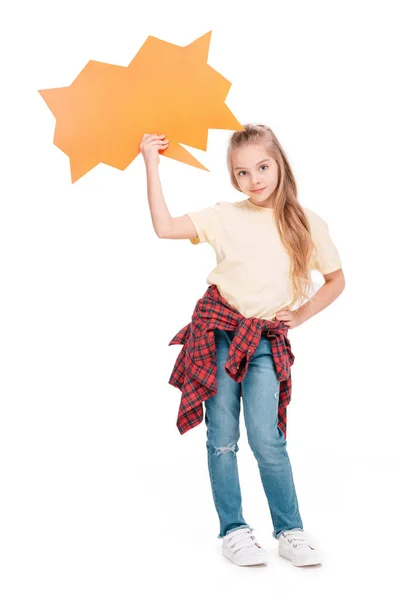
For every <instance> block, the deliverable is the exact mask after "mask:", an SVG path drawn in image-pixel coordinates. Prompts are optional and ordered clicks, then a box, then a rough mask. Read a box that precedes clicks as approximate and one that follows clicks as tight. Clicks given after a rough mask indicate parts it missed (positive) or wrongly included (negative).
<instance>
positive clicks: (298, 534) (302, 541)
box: [285, 531, 315, 550]
mask: <svg viewBox="0 0 400 600" xmlns="http://www.w3.org/2000/svg"><path fill="white" fill-rule="evenodd" d="M285 538H286V539H287V541H288V542H290V543H291V544H293V546H294V547H295V548H297V546H309V547H310V548H311V549H312V550H315V548H313V547H312V546H311V545H310V542H309V540H308V539H307V536H306V534H305V532H304V531H286V532H285Z"/></svg>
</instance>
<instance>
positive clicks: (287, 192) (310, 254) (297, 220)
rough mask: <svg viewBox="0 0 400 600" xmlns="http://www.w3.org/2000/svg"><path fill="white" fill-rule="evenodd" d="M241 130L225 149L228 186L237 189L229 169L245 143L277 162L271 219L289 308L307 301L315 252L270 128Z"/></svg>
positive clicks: (248, 126) (249, 126) (285, 162)
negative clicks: (286, 269)
mask: <svg viewBox="0 0 400 600" xmlns="http://www.w3.org/2000/svg"><path fill="white" fill-rule="evenodd" d="M243 127H244V130H243V131H235V133H233V135H232V136H231V139H230V142H229V146H228V156H227V159H228V169H229V173H230V178H231V182H232V185H233V187H234V188H235V189H237V190H238V191H241V190H240V187H239V185H238V182H237V180H236V176H235V174H234V172H233V166H232V156H231V155H232V151H233V150H236V149H237V148H241V147H243V146H245V145H246V144H262V145H265V149H266V150H267V152H268V153H269V154H270V155H271V156H272V157H273V158H274V159H275V160H276V162H277V163H278V184H277V187H276V189H275V192H274V197H275V202H274V209H275V210H274V218H275V223H276V227H277V230H278V233H279V236H280V238H281V241H282V244H283V245H284V247H285V248H286V251H287V253H288V255H289V257H290V263H291V269H290V279H291V282H292V291H293V299H292V302H291V303H290V305H289V306H288V307H287V308H289V309H292V308H293V307H294V305H295V304H296V303H297V302H298V303H299V305H302V304H304V302H306V301H307V300H309V299H310V292H311V290H312V288H313V282H312V279H311V266H312V264H313V259H314V252H315V250H316V248H315V245H314V243H313V240H312V238H311V231H310V225H309V222H308V219H307V216H306V214H305V212H304V210H303V208H302V206H301V204H300V203H299V201H298V199H297V185H296V181H295V178H294V175H293V172H292V169H291V168H290V165H289V161H288V159H287V156H286V154H285V152H284V150H283V148H282V147H281V145H280V143H279V141H278V139H277V138H276V136H275V134H274V132H273V131H272V129H270V128H269V127H267V126H266V125H252V124H246V125H243Z"/></svg>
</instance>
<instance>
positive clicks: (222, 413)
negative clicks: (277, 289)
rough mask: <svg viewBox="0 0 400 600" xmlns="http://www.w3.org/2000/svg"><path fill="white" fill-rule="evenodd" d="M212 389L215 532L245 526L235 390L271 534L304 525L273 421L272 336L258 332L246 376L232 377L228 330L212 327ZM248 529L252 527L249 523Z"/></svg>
mask: <svg viewBox="0 0 400 600" xmlns="http://www.w3.org/2000/svg"><path fill="white" fill-rule="evenodd" d="M214 335H215V344H216V359H217V392H216V394H215V395H214V396H212V397H211V398H209V399H208V400H206V401H205V403H204V404H205V423H206V427H207V442H206V446H207V454H208V470H209V473H210V480H211V489H212V494H213V499H214V504H215V508H216V510H217V513H218V517H219V522H220V533H219V535H218V538H221V537H223V536H224V535H226V534H227V533H229V532H231V531H233V530H234V529H240V528H242V527H249V525H248V524H247V523H246V521H245V520H244V518H243V513H242V497H241V492H240V485H239V476H238V465H237V458H236V453H237V452H238V450H239V447H238V444H237V443H238V440H239V415H240V396H242V398H243V411H244V420H245V424H246V430H247V439H248V442H249V446H250V448H251V450H252V452H253V454H254V456H255V458H256V460H257V463H258V468H259V471H260V475H261V481H262V485H263V488H264V491H265V495H266V497H267V500H268V505H269V510H270V513H271V518H272V523H273V526H274V529H273V532H272V536H273V537H274V538H276V539H278V536H279V534H280V533H281V532H282V531H285V530H288V529H303V523H302V520H301V517H300V513H299V505H298V501H297V495H296V490H295V486H294V482H293V474H292V468H291V465H290V461H289V456H288V453H287V450H286V439H285V436H284V435H283V433H282V431H281V430H280V428H279V427H278V401H279V385H280V383H279V381H278V380H277V378H276V373H275V367H274V362H273V357H272V351H271V342H270V341H269V339H268V338H267V337H265V335H262V336H261V339H260V343H259V345H258V346H257V348H256V351H255V353H254V354H253V356H252V358H251V360H250V362H249V364H248V371H247V373H246V376H245V378H244V379H243V381H241V382H240V383H238V382H236V381H234V380H233V379H232V378H231V377H230V376H229V375H228V374H227V373H226V371H225V368H224V367H225V362H226V359H227V355H228V350H229V346H230V343H231V341H232V339H233V336H234V332H233V331H223V330H222V329H215V330H214ZM250 529H253V528H252V527H250Z"/></svg>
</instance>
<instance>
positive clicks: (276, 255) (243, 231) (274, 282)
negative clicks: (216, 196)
mask: <svg viewBox="0 0 400 600" xmlns="http://www.w3.org/2000/svg"><path fill="white" fill-rule="evenodd" d="M302 208H303V210H304V212H305V214H306V216H307V218H308V221H309V224H310V229H311V237H312V240H313V242H314V244H315V246H316V249H317V250H316V254H315V255H314V263H313V266H312V269H315V270H317V271H319V272H320V273H322V274H327V273H331V272H332V271H336V270H337V269H340V268H341V266H342V265H341V260H340V256H339V252H338V250H337V248H336V246H335V245H334V243H333V241H332V240H331V237H330V235H329V230H328V225H327V223H326V222H325V221H324V220H323V219H322V218H321V217H320V216H318V215H317V214H316V213H315V212H314V211H312V210H310V209H309V208H306V207H304V206H303V207H302ZM186 214H187V215H188V217H190V219H191V221H192V222H193V225H194V226H195V228H196V231H197V235H198V237H197V238H194V239H191V240H190V241H191V242H192V244H199V243H203V242H208V243H209V244H210V245H211V246H212V247H213V249H214V251H215V254H216V258H217V266H216V267H215V268H214V269H213V270H212V271H211V273H209V275H208V276H207V283H209V284H215V285H216V286H217V287H218V289H219V292H220V293H221V295H222V297H223V298H225V300H226V301H227V302H228V303H229V304H230V305H231V306H233V307H234V308H236V309H237V310H238V311H239V312H240V313H241V314H242V315H243V316H244V317H246V318H251V317H257V318H260V319H270V320H272V319H273V318H274V317H275V314H276V313H277V312H278V311H279V310H281V309H282V308H284V307H285V306H288V305H289V304H290V303H291V302H292V300H293V295H292V285H291V281H290V258H289V255H288V254H287V252H286V249H285V248H284V246H283V244H282V242H281V239H280V237H279V233H278V230H277V228H276V225H275V220H274V209H273V208H264V207H261V206H256V205H255V204H253V203H252V202H251V201H250V200H249V199H246V200H241V201H239V202H217V203H216V204H215V205H214V206H210V207H207V208H204V209H202V210H199V211H196V212H189V213H186Z"/></svg>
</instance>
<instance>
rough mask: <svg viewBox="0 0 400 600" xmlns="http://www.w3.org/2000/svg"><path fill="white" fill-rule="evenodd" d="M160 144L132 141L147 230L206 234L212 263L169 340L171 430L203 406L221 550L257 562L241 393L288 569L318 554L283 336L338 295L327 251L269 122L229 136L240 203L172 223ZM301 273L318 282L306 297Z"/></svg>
mask: <svg viewBox="0 0 400 600" xmlns="http://www.w3.org/2000/svg"><path fill="white" fill-rule="evenodd" d="M167 147H168V140H167V139H166V137H165V135H156V134H152V135H149V134H145V135H144V136H143V139H142V142H141V146H140V150H141V152H142V154H143V157H144V160H145V164H146V173H147V191H148V200H149V206H150V212H151V217H152V222H153V226H154V229H155V231H156V233H157V235H158V236H159V237H161V238H167V239H182V238H184V239H185V238H186V239H190V241H191V242H192V243H193V244H198V243H203V242H206V241H207V242H208V243H209V244H211V245H212V247H213V248H214V250H215V253H216V258H217V266H216V267H215V268H214V269H213V270H212V272H211V273H210V274H209V275H208V277H207V283H209V284H210V285H209V287H208V289H207V291H206V292H205V294H204V296H203V297H202V298H201V299H200V300H199V301H198V302H197V304H196V307H195V310H194V312H193V315H192V320H191V322H190V323H188V324H187V325H185V327H183V329H181V331H179V332H178V333H177V335H176V336H175V337H174V338H173V339H172V340H171V342H170V344H183V347H182V349H181V352H180V353H179V355H178V358H177V359H176V363H175V366H174V370H173V372H172V375H171V378H170V380H169V383H171V384H172V385H174V386H176V387H178V388H179V389H180V390H181V391H182V400H181V405H180V408H179V414H178V420H177V426H178V429H179V431H180V433H181V434H183V433H184V432H185V431H187V430H188V429H190V428H192V427H194V426H196V425H198V424H199V423H200V422H201V421H202V418H203V402H204V406H205V423H206V428H207V442H206V447H207V456H208V469H209V474H210V481H211V489H212V495H213V499H214V504H215V508H216V511H217V514H218V518H219V523H220V532H219V535H218V538H222V553H223V555H224V556H225V557H226V558H228V559H229V560H231V561H232V562H233V563H234V564H236V565H239V566H245V565H254V564H260V563H267V555H266V552H265V550H264V548H262V547H261V546H260V544H259V543H258V542H257V540H256V538H255V536H254V535H253V533H252V532H253V528H252V527H250V526H249V525H248V523H247V521H246V520H245V519H244V516H243V512H242V500H241V491H240V484H239V477H238V467H237V458H236V454H237V452H238V450H239V447H238V444H237V442H238V439H239V415H240V398H241V397H242V399H243V411H244V419H245V424H246V430H247V436H248V441H249V445H250V447H251V450H252V452H253V454H254V456H255V458H256V460H257V463H258V467H259V471H260V476H261V481H262V485H263V488H264V491H265V494H266V497H267V500H268V505H269V509H270V514H271V518H272V522H273V526H274V528H273V532H272V535H273V537H274V538H275V539H278V540H279V554H280V556H282V557H284V558H287V559H289V560H291V562H292V564H293V565H295V566H306V565H316V564H320V563H321V554H320V552H319V551H318V550H317V549H316V548H315V546H314V544H313V543H311V541H310V539H309V537H308V535H307V534H306V532H305V531H304V529H303V521H302V519H301V516H300V512H299V504H298V500H297V495H296V490H295V485H294V481H293V474H292V469H291V464H290V460H289V456H288V453H287V449H286V407H287V405H288V404H289V402H290V396H291V375H290V367H291V365H292V364H293V361H294V355H293V353H292V352H291V346H290V341H289V339H288V336H287V333H288V329H291V328H293V327H298V326H299V325H301V324H302V323H304V321H306V320H307V319H308V318H310V317H311V316H312V315H314V314H316V313H318V312H320V311H321V310H323V309H324V308H325V307H326V306H328V304H330V303H331V302H333V301H334V300H335V299H336V298H337V297H338V296H339V294H341V292H342V291H343V289H344V285H345V281H344V276H343V272H342V269H341V261H340V256H339V253H338V250H337V248H336V246H335V245H334V243H333V241H332V240H331V238H330V235H329V231H328V226H327V223H326V222H325V221H324V220H323V219H322V218H321V217H319V216H318V215H317V214H316V213H315V212H313V211H311V210H310V209H308V208H304V207H302V206H301V205H300V203H299V202H298V200H297V187H296V182H295V179H294V176H293V173H292V170H291V168H290V165H289V162H288V159H287V157H286V155H285V153H284V151H283V149H282V147H281V145H280V144H279V142H278V140H277V138H276V136H275V135H274V133H273V131H272V130H271V129H270V128H269V127H267V126H265V125H244V130H243V131H237V132H235V133H234V134H233V135H232V136H231V139H230V143H229V147H228V169H229V173H230V178H231V182H232V185H233V187H234V188H235V189H237V190H239V191H241V192H243V193H244V194H245V195H246V199H245V200H241V201H238V202H225V201H220V202H217V203H216V204H215V205H214V206H210V207H207V208H204V209H203V210H200V211H197V212H189V213H187V214H185V215H183V216H181V217H176V218H173V217H171V215H170V213H169V211H168V208H167V206H166V204H165V200H164V197H163V194H162V189H161V183H160V179H159V175H158V164H159V151H162V150H164V149H166V148H167ZM313 269H317V270H318V271H320V272H321V273H322V274H323V276H324V278H325V283H324V285H323V286H322V287H321V288H320V289H319V290H318V291H317V292H316V293H315V294H314V295H313V296H312V297H311V298H310V292H311V290H312V280H311V275H310V272H311V270H313ZM295 305H297V308H295Z"/></svg>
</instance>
